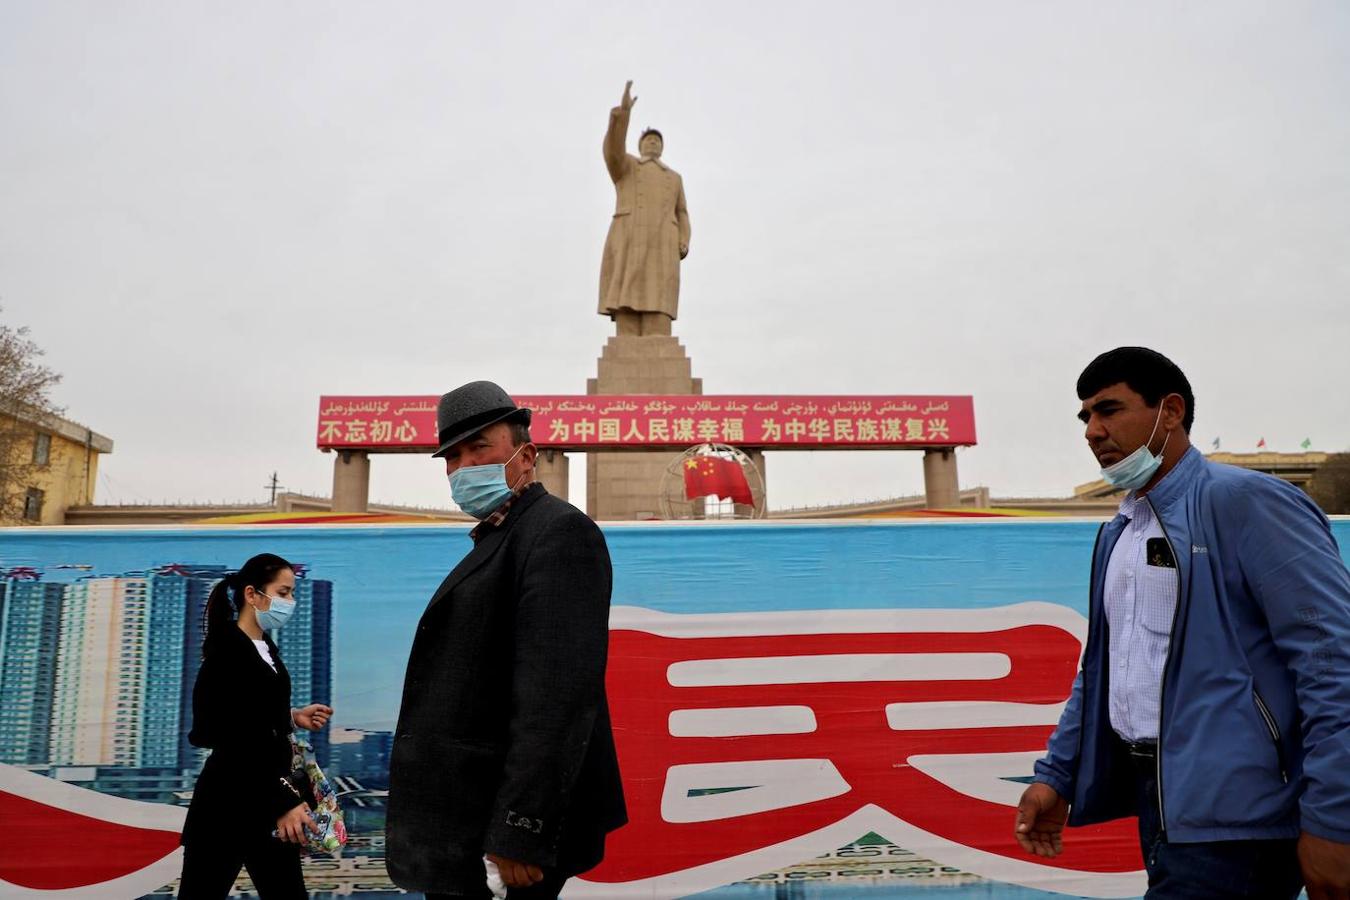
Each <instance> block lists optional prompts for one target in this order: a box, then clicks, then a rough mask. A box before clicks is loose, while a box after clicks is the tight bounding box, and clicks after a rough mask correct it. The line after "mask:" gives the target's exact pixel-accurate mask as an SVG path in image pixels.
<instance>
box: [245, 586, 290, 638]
mask: <svg viewBox="0 0 1350 900" xmlns="http://www.w3.org/2000/svg"><path fill="white" fill-rule="evenodd" d="M263 596H264V597H266V598H267V599H268V600H271V601H272V605H271V606H269V607H267V609H259V610H255V612H257V614H258V625H259V626H260V627H261V628H262V630H263V631H273V630H275V629H277V628H280V627H281V626H282V625H285V624H286V620H287V619H289V618H290V617H291V613H293V612H295V601H294V600H287V599H286V598H284V597H273V596H272V595H271V594H263Z"/></svg>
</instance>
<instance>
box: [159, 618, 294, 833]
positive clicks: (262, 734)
mask: <svg viewBox="0 0 1350 900" xmlns="http://www.w3.org/2000/svg"><path fill="white" fill-rule="evenodd" d="M263 640H264V641H266V642H267V648H268V650H270V651H271V653H272V659H273V661H275V662H276V664H277V670H276V671H275V672H273V671H272V668H271V666H269V665H267V663H265V662H263V659H262V657H261V656H259V655H258V650H257V648H255V647H254V646H253V642H252V641H251V640H249V637H248V635H246V634H244V632H242V631H240V630H239V628H238V626H236V625H235V624H233V623H231V624H230V625H229V626H227V627H222V628H219V629H217V630H213V631H211V632H210V633H209V634H208V635H207V639H206V655H205V657H204V658H203V659H202V666H201V669H200V670H198V672H197V681H196V683H195V684H194V685H193V686H192V730H191V731H189V732H188V740H189V741H191V742H192V744H193V746H196V747H209V748H210V749H211V755H210V756H208V757H207V758H206V763H205V764H204V765H203V766H202V771H201V774H200V775H199V776H197V786H196V788H195V789H194V790H193V792H192V804H191V806H189V807H188V813H187V820H186V821H185V822H184V823H183V837H182V843H183V846H189V845H190V844H191V843H192V842H200V843H203V844H205V843H215V844H217V845H219V844H220V843H222V842H223V843H228V844H231V845H238V844H239V843H240V842H245V843H247V842H250V841H255V840H263V839H266V838H267V837H268V836H269V835H271V833H272V830H273V829H274V828H276V827H277V819H279V818H280V817H281V816H283V815H285V814H286V813H287V812H288V811H290V810H291V809H294V808H295V806H296V804H297V803H299V802H301V801H300V799H299V797H300V795H301V794H303V793H304V792H305V791H306V790H307V789H308V779H307V777H306V776H305V774H304V773H303V772H299V771H297V772H292V771H291V742H290V734H291V728H292V723H291V676H290V673H289V672H287V671H286V666H285V664H284V663H282V661H281V654H280V653H278V652H277V648H276V645H275V644H273V643H272V639H271V638H270V637H267V636H266V635H264V637H263Z"/></svg>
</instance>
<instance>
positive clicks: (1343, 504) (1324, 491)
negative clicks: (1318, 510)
mask: <svg viewBox="0 0 1350 900" xmlns="http://www.w3.org/2000/svg"><path fill="white" fill-rule="evenodd" d="M1308 493H1309V495H1311V496H1312V498H1313V500H1314V501H1316V502H1317V505H1318V506H1320V507H1322V512H1324V513H1326V514H1327V515H1329V516H1343V515H1346V514H1348V513H1350V453H1332V454H1331V455H1329V456H1328V457H1327V460H1326V462H1324V463H1322V464H1321V465H1320V466H1318V467H1317V471H1316V472H1315V473H1313V477H1312V481H1310V482H1308Z"/></svg>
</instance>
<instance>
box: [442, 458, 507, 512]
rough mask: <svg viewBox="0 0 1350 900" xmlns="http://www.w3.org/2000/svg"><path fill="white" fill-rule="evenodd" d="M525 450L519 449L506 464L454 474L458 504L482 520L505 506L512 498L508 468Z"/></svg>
mask: <svg viewBox="0 0 1350 900" xmlns="http://www.w3.org/2000/svg"><path fill="white" fill-rule="evenodd" d="M524 447H525V445H524V444H521V445H520V446H519V447H517V448H516V452H515V453H512V454H511V459H508V460H507V461H506V462H504V463H492V464H490V465H486V466H461V467H460V468H458V469H456V470H455V471H453V472H451V473H450V496H451V498H453V499H454V501H455V504H456V505H457V506H459V508H460V509H462V510H464V511H465V512H466V513H468V514H469V515H471V516H473V517H474V518H475V519H482V518H485V517H486V516H487V515H488V513H490V512H492V511H493V510H494V509H496V508H497V507H499V506H501V505H502V504H503V503H505V502H506V498H507V497H510V496H511V488H510V486H509V485H507V483H506V467H507V466H508V465H509V464H510V463H511V460H512V459H515V458H516V455H517V454H519V453H520V451H521V450H522V449H524Z"/></svg>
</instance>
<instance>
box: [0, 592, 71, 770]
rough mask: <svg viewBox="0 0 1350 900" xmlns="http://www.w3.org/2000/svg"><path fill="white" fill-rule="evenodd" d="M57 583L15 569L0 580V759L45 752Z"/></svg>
mask: <svg viewBox="0 0 1350 900" xmlns="http://www.w3.org/2000/svg"><path fill="white" fill-rule="evenodd" d="M62 599H63V591H62V586H61V585H59V584H47V583H44V582H42V581H39V580H37V573H36V572H31V573H30V572H20V573H18V575H17V576H11V577H8V578H5V579H4V580H2V581H0V760H18V759H47V758H49V757H50V745H51V715H52V692H53V690H54V689H55V685H56V659H55V656H54V655H53V654H51V653H49V652H46V648H50V647H54V646H56V636H57V634H58V631H59V627H60V616H61V603H62Z"/></svg>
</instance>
